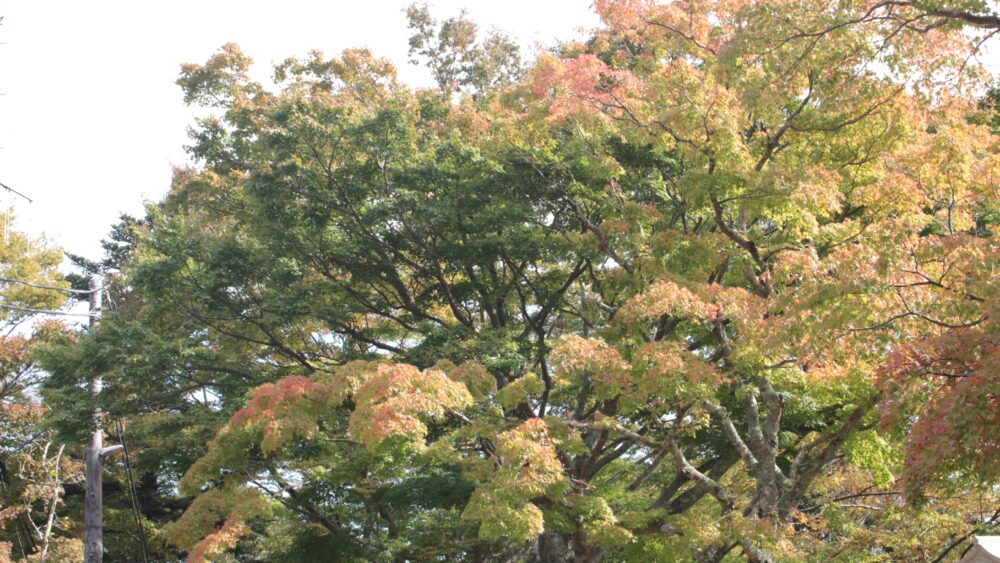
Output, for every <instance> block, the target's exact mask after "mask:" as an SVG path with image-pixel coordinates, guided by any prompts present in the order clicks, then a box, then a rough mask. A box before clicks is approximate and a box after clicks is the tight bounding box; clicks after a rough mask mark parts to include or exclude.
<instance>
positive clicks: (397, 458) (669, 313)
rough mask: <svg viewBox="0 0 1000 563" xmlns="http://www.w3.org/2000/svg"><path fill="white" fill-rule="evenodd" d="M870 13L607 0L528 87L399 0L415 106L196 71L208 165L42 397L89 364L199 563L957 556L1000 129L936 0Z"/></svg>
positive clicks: (991, 512)
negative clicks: (424, 70) (314, 556)
mask: <svg viewBox="0 0 1000 563" xmlns="http://www.w3.org/2000/svg"><path fill="white" fill-rule="evenodd" d="M866 6H867V7H865V6H860V5H859V4H855V3H844V4H838V5H834V6H831V5H829V4H828V3H820V2H815V3H809V2H806V3H791V4H787V3H770V2H769V3H749V4H748V3H742V2H708V3H702V2H699V3H692V2H672V3H667V4H662V5H659V4H653V3H649V2H638V1H602V2H598V3H597V8H598V11H599V12H600V14H601V16H602V18H603V19H604V21H605V26H604V27H603V28H602V29H600V30H598V31H597V32H595V34H594V35H593V37H591V38H590V39H589V40H588V41H587V42H586V43H582V44H571V45H566V46H564V47H562V48H561V49H560V50H558V51H554V52H551V53H545V54H542V55H541V56H540V57H539V59H538V60H537V61H536V62H535V63H534V64H533V65H532V66H531V67H530V68H529V69H528V71H527V73H526V75H525V77H524V78H523V79H522V80H519V81H515V82H512V83H510V84H505V83H504V82H505V81H496V80H492V79H491V80H490V81H488V82H484V83H475V84H474V83H472V82H463V80H466V79H465V78H463V76H464V75H463V74H462V73H463V72H466V70H467V68H468V65H469V64H472V63H470V62H469V61H473V60H475V57H478V56H479V55H475V56H473V55H472V54H470V53H474V52H475V49H476V48H475V47H474V44H475V43H474V37H475V29H474V28H473V27H471V24H469V22H467V21H465V20H464V18H458V19H456V20H449V21H447V22H444V23H443V24H441V26H440V29H438V24H437V23H436V22H434V21H433V18H431V17H430V15H429V13H428V12H427V10H426V9H425V8H420V7H414V8H411V9H410V12H409V14H408V15H409V17H410V21H411V27H412V28H413V29H414V32H415V33H416V35H415V37H416V38H417V40H416V42H415V43H411V46H413V48H414V49H416V50H417V51H415V52H416V53H418V54H421V55H422V56H424V57H426V58H427V59H428V60H429V61H430V65H431V67H432V70H434V71H435V72H436V73H438V72H439V71H440V73H441V74H440V75H439V76H438V79H439V82H440V88H439V90H438V91H431V92H427V91H413V90H411V89H409V88H407V87H406V86H404V85H402V84H399V83H398V82H397V81H396V79H395V72H394V69H393V67H392V65H391V64H389V63H388V62H387V61H384V60H382V59H378V58H377V57H374V56H373V55H372V54H371V53H369V52H367V51H363V50H349V51H345V52H344V53H343V54H342V55H340V56H338V57H334V58H331V59H325V58H324V57H323V56H322V55H321V54H319V53H315V54H313V55H311V56H310V57H309V58H307V59H305V60H295V59H291V60H288V61H285V62H284V63H282V64H280V65H278V66H277V67H276V69H275V70H276V72H275V76H276V80H277V83H276V84H275V85H274V86H266V85H264V84H260V83H256V82H253V81H251V80H250V79H249V78H248V75H247V70H248V69H249V66H250V64H251V62H250V59H249V58H248V57H247V56H246V55H245V54H243V53H242V52H241V51H240V50H239V48H238V47H236V46H235V45H227V46H225V47H223V49H222V50H221V51H220V52H219V53H218V54H216V55H215V56H213V57H212V58H211V59H209V60H208V61H207V62H206V63H205V64H204V65H185V66H184V67H183V69H182V75H181V79H180V80H179V83H180V85H181V86H182V88H183V89H184V92H185V99H186V100H188V101H189V102H195V103H199V104H203V105H206V106H209V108H210V110H211V112H212V114H211V116H210V117H207V118H204V119H202V120H201V121H199V123H198V126H197V127H196V128H195V129H194V130H193V132H192V137H193V144H192V146H191V148H190V150H191V154H192V155H194V156H195V157H197V158H198V159H199V160H200V162H199V165H198V166H197V167H196V168H194V169H191V170H178V171H177V173H176V174H175V182H174V187H173V189H172V191H171V193H170V194H169V195H168V196H167V198H165V200H164V201H163V202H161V203H159V204H157V205H155V206H151V207H150V209H149V216H148V217H147V218H146V220H144V221H143V222H142V225H143V226H142V228H141V229H137V230H136V231H135V233H136V236H135V237H134V238H130V239H129V241H130V242H129V245H130V246H129V247H128V249H129V251H128V252H127V253H125V254H126V255H127V256H128V258H127V259H126V260H123V263H125V264H126V265H125V267H124V269H125V283H124V284H123V286H124V287H127V290H126V291H124V292H123V295H122V300H121V305H120V307H119V309H118V310H117V311H115V312H113V313H112V314H110V315H108V318H107V319H106V320H105V321H104V322H103V323H102V325H101V329H100V330H99V331H97V332H96V333H95V334H93V335H88V337H87V338H85V339H80V340H79V341H78V342H77V343H69V342H65V343H64V346H62V347H53V348H51V349H50V350H49V355H48V356H47V361H46V366H47V368H48V369H49V370H50V371H51V372H52V373H53V378H52V380H51V384H50V386H49V393H50V395H49V400H50V402H51V404H53V405H61V406H62V408H60V409H59V415H58V416H62V417H64V418H65V421H67V422H69V421H71V420H72V416H70V415H71V411H70V410H69V408H68V407H69V403H70V402H71V401H70V400H69V397H71V396H72V395H71V394H72V392H73V391H72V390H73V389H74V387H75V385H77V383H78V382H79V381H80V378H81V377H83V376H84V375H85V374H86V373H89V372H91V371H93V370H100V371H102V372H104V373H105V374H106V376H105V381H106V382H107V390H106V396H105V398H104V402H105V403H106V404H112V405H115V406H116V407H115V408H117V409H119V412H120V413H121V414H123V415H127V416H128V417H130V418H131V419H132V422H133V424H135V425H136V427H137V428H138V429H140V430H139V431H138V433H139V436H140V439H141V440H142V442H143V453H144V461H143V463H144V464H146V465H145V466H144V467H145V468H146V469H145V470H146V471H147V472H148V473H149V474H152V475H156V474H160V475H163V477H162V478H161V480H160V481H159V483H161V485H163V486H164V487H167V486H169V485H171V484H173V483H175V482H176V483H178V484H179V485H180V487H181V491H182V493H183V494H184V495H187V496H188V497H189V498H193V500H190V504H188V502H189V501H188V500H180V499H172V502H173V503H174V504H172V505H171V507H172V510H171V511H164V512H163V513H161V515H160V516H159V521H160V522H162V521H163V520H165V519H166V515H167V514H172V515H176V514H179V513H180V511H181V509H183V508H185V505H186V510H184V512H183V515H182V516H179V517H178V518H176V520H175V521H174V522H173V523H171V524H169V525H167V526H164V528H163V532H164V534H165V536H166V537H167V538H169V539H170V540H171V541H173V542H174V543H175V544H176V546H177V548H178V549H179V550H182V551H185V552H187V556H188V558H189V560H192V561H197V560H212V559H220V558H224V557H226V556H227V555H226V554H228V556H232V557H234V558H236V559H283V560H292V559H303V560H308V557H309V554H310V552H317V551H322V552H323V553H325V554H330V553H333V554H336V557H337V558H339V559H343V560H386V561H388V560H426V559H433V558H449V559H454V560H468V561H486V560H498V559H513V560H527V559H536V560H545V561H568V560H576V561H599V560H675V559H683V558H693V559H696V560H704V561H720V560H723V559H725V558H727V557H729V558H732V557H736V556H740V557H743V558H746V559H748V560H750V561H774V560H797V559H807V558H808V559H820V558H825V557H828V558H846V559H859V560H860V559H868V558H883V559H889V558H898V559H906V560H933V559H935V558H939V557H949V556H954V555H955V554H956V549H955V547H956V546H957V545H960V544H961V543H962V542H963V541H965V540H966V539H967V538H968V537H969V535H971V534H972V533H975V532H976V531H978V530H984V529H990V528H992V527H994V526H995V523H996V521H997V517H996V515H995V511H996V510H997V504H998V499H997V498H996V495H995V492H994V491H993V490H992V489H991V487H990V485H991V484H992V483H994V482H995V479H996V474H995V469H994V464H992V463H991V461H992V460H991V458H990V457H989V456H983V455H982V454H983V452H993V451H995V450H996V448H997V443H996V438H995V436H996V435H997V433H996V421H995V417H994V416H993V411H994V410H995V408H994V403H995V400H996V391H995V390H994V381H993V380H994V379H995V378H994V374H995V373H996V369H995V367H996V366H995V359H994V358H995V357H996V353H995V351H996V341H995V340H996V336H995V329H994V327H993V324H992V321H991V319H992V315H993V314H994V311H993V308H994V307H993V303H994V301H995V294H994V288H995V287H996V282H995V281H994V279H993V277H994V276H993V275H992V274H993V272H994V271H995V265H996V260H997V256H998V254H997V247H996V243H995V238H994V230H995V224H996V217H997V215H996V213H997V210H996V206H997V201H998V200H997V197H996V185H995V183H994V178H995V177H996V175H995V173H994V171H995V167H996V165H997V163H998V160H997V144H996V138H995V137H994V136H993V135H992V134H991V132H990V131H989V130H988V128H987V127H986V126H984V125H981V123H988V122H989V120H986V121H984V120H983V119H981V116H978V117H977V115H976V114H977V112H981V111H982V109H981V108H980V107H979V105H978V104H977V102H976V98H975V97H974V96H973V95H972V94H971V93H970V92H973V91H974V88H975V86H976V84H977V82H976V81H975V80H974V79H975V78H976V76H977V73H976V72H974V63H973V62H971V61H970V59H969V58H968V56H969V54H970V53H971V52H974V50H975V49H977V48H978V45H977V44H976V42H975V41H973V42H971V43H970V41H969V38H968V37H967V36H965V35H963V33H962V29H961V27H960V26H959V25H958V24H955V23H954V21H955V19H956V18H952V17H951V16H947V15H945V14H943V13H942V12H941V10H946V9H947V10H950V9H951V8H942V7H935V6H932V5H930V4H920V5H919V6H918V5H909V4H906V3H892V4H889V3H885V4H878V5H875V6H874V7H871V6H868V5H866ZM973 8H974V7H973ZM969 9H972V8H969ZM958 19H961V18H958ZM932 24H933V25H932ZM460 86H469V87H471V88H470V92H469V94H471V93H473V91H474V94H475V96H474V97H473V96H472V95H464V96H463V95H455V94H456V92H457V91H458V90H459V88H460ZM111 398H114V400H111ZM53 416H54V417H55V416H56V415H53ZM66 426H68V425H66ZM212 435H214V438H212V439H211V440H210V441H209V436H212ZM206 442H208V445H207V446H205V445H204V444H205V443H206ZM182 475H183V477H182ZM153 482H154V483H157V481H156V480H155V479H154V481H153ZM154 488H155V486H154ZM160 496H161V498H164V499H165V498H166V497H167V496H168V495H160ZM163 504H169V503H167V502H164V503H163Z"/></svg>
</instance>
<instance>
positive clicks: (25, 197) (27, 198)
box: [0, 182, 34, 203]
mask: <svg viewBox="0 0 1000 563" xmlns="http://www.w3.org/2000/svg"><path fill="white" fill-rule="evenodd" d="M0 188H3V189H5V190H7V191H8V192H11V193H12V194H15V195H19V196H21V197H23V198H24V199H26V200H28V203H34V201H32V199H31V198H30V197H28V196H26V195H24V194H22V193H21V192H19V191H17V190H15V189H14V188H12V187H10V186H8V185H7V184H4V183H3V182H0Z"/></svg>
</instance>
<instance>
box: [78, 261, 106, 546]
mask: <svg viewBox="0 0 1000 563" xmlns="http://www.w3.org/2000/svg"><path fill="white" fill-rule="evenodd" d="M101 281H102V280H101V278H100V276H97V275H94V276H93V277H91V278H90V332H91V333H93V332H94V330H96V329H97V325H99V324H100V322H101V305H102V293H103V292H104V288H103V287H102V286H103V284H102V283H101ZM102 384H103V382H102V381H101V374H99V373H95V374H93V375H92V376H91V378H90V395H91V396H92V397H94V398H95V399H96V398H97V397H98V396H99V395H100V394H101V385H102ZM101 418H102V416H101V407H100V406H96V407H94V416H93V418H92V419H91V425H92V426H93V428H91V431H92V432H93V433H92V434H91V435H90V444H88V445H87V448H86V450H84V455H83V457H84V465H85V471H84V473H85V475H86V479H87V487H86V489H87V493H86V497H85V499H84V512H83V525H84V528H85V530H86V533H85V536H84V540H83V554H84V561H86V563H101V562H102V561H103V560H104V514H103V512H104V491H103V490H102V487H103V483H102V482H101V481H102V477H103V475H102V471H103V468H102V464H101V455H103V454H104V451H103V450H104V435H103V434H102V433H101Z"/></svg>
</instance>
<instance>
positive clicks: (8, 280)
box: [0, 278, 103, 295]
mask: <svg viewBox="0 0 1000 563" xmlns="http://www.w3.org/2000/svg"><path fill="white" fill-rule="evenodd" d="M0 283H14V284H18V285H26V286H28V287H34V288H35V289H49V290H52V291H64V292H66V293H76V294H80V295H90V294H91V293H94V292H95V291H101V289H103V288H97V289H73V288H71V287H56V286H53V285H43V284H40V283H34V282H28V281H24V280H15V279H12V278H0Z"/></svg>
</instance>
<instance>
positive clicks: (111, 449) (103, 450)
mask: <svg viewBox="0 0 1000 563" xmlns="http://www.w3.org/2000/svg"><path fill="white" fill-rule="evenodd" d="M123 449H125V446H123V445H121V444H118V445H117V446H108V447H106V448H101V452H100V454H101V457H104V456H109V455H111V454H113V453H117V452H120V451H122V450H123Z"/></svg>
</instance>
